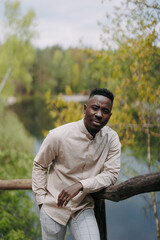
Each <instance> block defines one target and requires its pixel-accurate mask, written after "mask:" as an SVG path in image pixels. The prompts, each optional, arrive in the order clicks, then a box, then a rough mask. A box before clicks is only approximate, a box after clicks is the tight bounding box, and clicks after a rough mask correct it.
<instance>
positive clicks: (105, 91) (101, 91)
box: [89, 88, 114, 102]
mask: <svg viewBox="0 0 160 240" xmlns="http://www.w3.org/2000/svg"><path fill="white" fill-rule="evenodd" d="M94 95H102V96H105V97H107V98H109V99H110V100H111V101H112V102H113V100H114V95H113V93H112V92H111V91H109V90H108V89H106V88H94V89H93V90H92V91H91V93H90V95H89V98H91V97H93V96H94Z"/></svg>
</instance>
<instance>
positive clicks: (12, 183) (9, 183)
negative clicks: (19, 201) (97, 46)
mask: <svg viewBox="0 0 160 240" xmlns="http://www.w3.org/2000/svg"><path fill="white" fill-rule="evenodd" d="M31 189H32V180H31V179H14V180H0V190H31Z"/></svg>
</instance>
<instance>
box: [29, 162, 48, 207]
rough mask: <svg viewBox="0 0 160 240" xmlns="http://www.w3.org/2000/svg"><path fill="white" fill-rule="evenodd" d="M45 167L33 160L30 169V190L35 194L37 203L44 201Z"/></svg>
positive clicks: (45, 191)
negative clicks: (31, 169) (31, 168)
mask: <svg viewBox="0 0 160 240" xmlns="http://www.w3.org/2000/svg"><path fill="white" fill-rule="evenodd" d="M46 186H47V169H46V168H43V167H42V166H41V165H40V164H38V163H37V162H35V161H34V164H33V171H32V190H33V192H34V193H35V195H36V201H37V204H38V205H40V204H42V203H43V202H44V197H45V195H46V193H47V190H46Z"/></svg>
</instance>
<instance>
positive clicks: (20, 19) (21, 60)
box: [0, 1, 35, 96]
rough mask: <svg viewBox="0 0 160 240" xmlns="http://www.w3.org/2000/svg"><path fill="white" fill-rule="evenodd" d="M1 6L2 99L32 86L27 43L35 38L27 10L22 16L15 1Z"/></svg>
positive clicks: (30, 51)
mask: <svg viewBox="0 0 160 240" xmlns="http://www.w3.org/2000/svg"><path fill="white" fill-rule="evenodd" d="M4 3H5V12H4V27H5V36H4V39H3V42H2V44H1V45H0V71H1V78H0V92H1V91H2V90H4V91H3V95H4V96H6V95H11V94H15V93H16V94H17V93H20V94H22V93H24V91H29V89H30V84H31V82H32V75H31V72H30V70H31V66H32V64H33V61H34V56H35V52H34V49H33V47H32V46H31V40H32V39H33V37H34V36H35V31H34V30H33V20H34V17H35V14H34V12H33V10H29V11H28V12H27V13H26V14H25V15H22V14H21V12H20V3H19V2H18V1H15V2H12V1H4ZM31 26H32V27H31ZM9 70H10V71H9ZM7 73H9V74H8V75H7ZM6 75H7V77H6ZM5 78H6V79H5ZM6 83H7V84H6ZM3 85H4V86H3Z"/></svg>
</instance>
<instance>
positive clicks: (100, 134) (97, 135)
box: [80, 118, 103, 140]
mask: <svg viewBox="0 0 160 240" xmlns="http://www.w3.org/2000/svg"><path fill="white" fill-rule="evenodd" d="M80 128H81V131H82V132H83V133H84V134H85V135H86V136H87V137H88V138H89V139H90V140H93V139H95V138H97V137H99V136H100V137H102V136H103V135H102V129H101V130H100V131H99V132H98V133H97V134H96V135H95V137H93V136H92V134H90V133H89V132H88V130H87V128H86V127H85V125H84V118H83V119H82V120H80Z"/></svg>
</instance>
